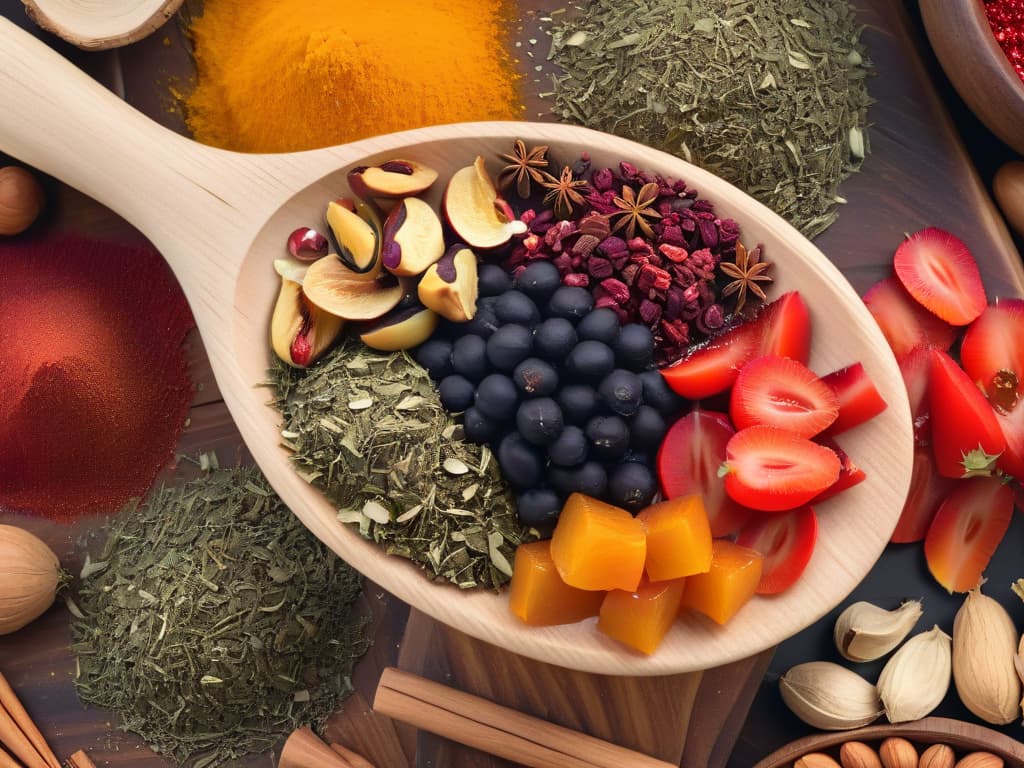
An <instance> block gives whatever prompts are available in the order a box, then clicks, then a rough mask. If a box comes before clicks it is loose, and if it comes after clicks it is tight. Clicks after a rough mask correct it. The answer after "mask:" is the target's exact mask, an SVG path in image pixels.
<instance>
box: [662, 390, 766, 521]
mask: <svg viewBox="0 0 1024 768" xmlns="http://www.w3.org/2000/svg"><path fill="white" fill-rule="evenodd" d="M734 434H736V430H735V429H733V428H732V424H731V423H730V422H729V417H728V416H726V415H725V414H724V413H716V412H714V411H704V410H700V409H698V408H695V409H694V410H692V411H690V412H689V413H688V414H686V415H685V416H683V417H682V418H681V419H678V420H677V421H676V422H675V423H674V424H673V425H672V426H671V427H669V429H668V432H666V433H665V439H664V440H662V443H661V447H660V448H659V449H658V480H659V481H660V482H661V491H662V496H664V497H665V498H666V499H675V498H677V497H679V496H687V495H689V494H691V493H699V494H700V495H701V496H703V497H704V511H705V512H706V513H707V515H708V522H710V523H711V535H712V536H716V537H720V536H729V535H730V534H733V533H735V532H736V531H737V530H739V528H740V526H742V525H743V523H744V522H746V520H747V518H748V517H749V516H750V514H751V512H750V510H749V509H744V508H743V507H741V506H740V505H739V504H737V503H736V502H735V501H733V500H732V499H730V498H729V497H728V496H727V495H726V493H725V485H724V484H723V483H722V480H721V479H720V478H719V477H718V468H719V467H721V466H722V462H723V461H725V446H726V444H727V443H728V442H729V438H731V437H732V436H733V435H734Z"/></svg>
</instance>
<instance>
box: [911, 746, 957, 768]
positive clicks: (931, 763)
mask: <svg viewBox="0 0 1024 768" xmlns="http://www.w3.org/2000/svg"><path fill="white" fill-rule="evenodd" d="M955 763H956V755H955V754H954V753H953V748H952V747H950V746H949V745H948V744H932V745H931V746H930V747H928V749H926V750H925V751H924V752H922V753H921V761H920V762H919V763H918V764H917V766H918V768H953V766H954V764H955Z"/></svg>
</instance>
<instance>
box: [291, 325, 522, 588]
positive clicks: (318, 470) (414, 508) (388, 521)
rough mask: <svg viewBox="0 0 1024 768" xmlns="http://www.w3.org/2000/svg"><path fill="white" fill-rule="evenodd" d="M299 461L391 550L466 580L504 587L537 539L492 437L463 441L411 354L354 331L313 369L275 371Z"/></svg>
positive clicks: (342, 514)
mask: <svg viewBox="0 0 1024 768" xmlns="http://www.w3.org/2000/svg"><path fill="white" fill-rule="evenodd" d="M271 379H272V381H271V383H272V384H273V386H274V387H275V388H276V390H277V393H278V400H277V402H276V405H277V407H278V408H279V409H280V410H281V413H282V414H283V416H284V425H283V429H282V431H281V435H282V437H283V439H284V444H285V446H286V447H287V448H289V449H290V450H291V451H292V460H293V462H294V463H295V467H296V469H297V470H298V471H299V473H300V474H301V475H302V477H303V478H305V479H306V480H307V481H308V482H310V483H312V484H313V485H315V486H317V487H318V488H320V489H321V490H322V491H323V492H324V493H325V494H326V496H327V498H329V499H330V500H331V502H332V503H333V504H335V505H336V506H337V508H338V518H339V520H341V521H342V522H344V523H350V524H354V525H358V527H359V532H360V533H361V534H362V535H363V536H364V537H366V538H368V539H371V540H373V541H375V542H377V543H378V544H380V545H381V546H382V547H383V548H384V550H385V551H386V552H387V553H388V554H392V555H399V556H401V557H405V558H408V559H410V560H412V561H414V562H416V563H418V564H420V565H421V566H422V567H423V568H424V570H425V571H426V573H427V575H428V576H430V577H431V578H433V579H441V580H447V581H450V582H452V583H453V584H456V585H458V586H459V587H461V588H463V589H468V588H473V587H486V588H489V589H497V588H498V587H499V586H501V585H502V584H504V583H505V582H507V581H508V580H509V579H510V578H511V576H512V566H511V563H512V560H513V555H514V552H515V548H516V547H517V546H518V545H519V544H520V543H521V542H522V541H523V540H524V539H526V538H529V537H530V532H529V530H528V529H526V528H524V527H523V526H522V525H521V524H520V523H519V519H518V517H517V515H516V507H515V500H514V497H513V495H512V493H511V491H510V490H509V488H508V486H507V485H506V484H505V481H504V480H503V479H502V476H501V472H500V470H499V468H498V462H497V461H495V459H494V456H493V454H492V453H491V451H490V450H489V449H488V448H487V447H486V446H480V445H473V444H472V443H468V442H465V441H464V440H463V439H462V435H463V432H462V426H461V425H460V424H458V423H457V422H456V421H455V419H454V418H453V417H452V416H450V415H449V414H448V413H446V412H445V410H444V408H443V407H442V405H441V399H440V397H439V395H438V393H437V390H436V388H435V386H434V383H433V382H432V381H431V379H430V376H429V374H428V373H427V372H426V370H424V369H423V368H422V367H420V366H419V365H418V364H417V363H416V362H415V361H413V359H412V358H411V357H409V355H408V354H406V353H405V352H394V353H382V352H375V351H374V350H372V349H369V348H367V347H366V346H365V345H363V344H362V342H360V341H359V340H358V338H348V339H345V340H344V341H343V342H342V343H341V344H340V345H339V346H338V347H336V348H335V349H334V350H333V351H332V352H330V353H328V355H327V356H325V357H324V359H323V360H321V361H320V362H319V363H317V364H316V365H315V366H313V367H311V368H309V369H307V370H299V369H293V368H289V367H287V366H285V365H284V364H283V363H277V367H276V368H274V369H273V370H272V371H271Z"/></svg>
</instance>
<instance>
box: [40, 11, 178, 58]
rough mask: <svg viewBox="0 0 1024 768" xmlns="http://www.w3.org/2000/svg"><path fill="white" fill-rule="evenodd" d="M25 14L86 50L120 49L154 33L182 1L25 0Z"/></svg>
mask: <svg viewBox="0 0 1024 768" xmlns="http://www.w3.org/2000/svg"><path fill="white" fill-rule="evenodd" d="M24 2H25V12H26V13H28V15H29V16H30V17H31V18H32V20H33V21H35V22H36V23H37V24H38V25H39V26H40V27H42V28H43V29H45V30H47V31H49V32H52V33H53V34H55V35H57V36H58V37H62V38H64V39H65V40H67V41H68V42H69V43H71V44H72V45H75V46H78V47H79V48H84V49H87V50H93V51H95V50H103V49H106V48H117V47H119V46H122V45H128V44H129V43H134V42H135V41H136V40H141V39H142V38H144V37H146V36H147V35H150V34H152V33H153V32H155V31H156V30H157V29H159V28H160V27H161V26H163V25H164V24H165V23H166V22H167V20H168V19H170V18H171V17H172V16H173V15H174V14H175V13H177V11H178V8H179V7H180V6H181V3H182V0H104V1H103V2H102V3H95V2H88V0H24Z"/></svg>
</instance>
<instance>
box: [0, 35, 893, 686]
mask: <svg viewBox="0 0 1024 768" xmlns="http://www.w3.org/2000/svg"><path fill="white" fill-rule="evenodd" d="M515 138H521V139H523V140H524V141H525V142H526V143H527V144H548V145H550V146H551V147H552V148H553V149H552V151H553V152H554V153H556V154H557V155H558V156H559V157H561V158H564V159H567V160H568V159H572V158H575V157H578V156H579V155H580V154H581V153H582V152H587V153H589V154H590V156H591V159H592V162H593V164H594V167H602V166H611V167H617V165H618V163H619V161H620V160H628V161H629V162H631V163H633V164H634V165H636V166H637V167H639V168H643V169H646V170H648V171H650V172H653V173H658V174H662V175H665V176H672V177H677V178H683V179H684V180H685V181H686V182H687V184H688V185H691V186H693V187H695V188H696V189H698V190H699V191H700V194H701V196H702V197H705V198H707V199H709V200H711V201H712V202H713V203H714V204H715V206H716V211H717V212H718V214H719V215H721V216H723V217H725V216H727V217H731V218H734V219H736V220H737V221H738V222H739V223H740V226H741V228H742V233H743V235H742V236H743V239H744V241H745V242H747V243H751V244H754V243H761V244H763V245H764V249H765V253H766V254H767V255H768V257H769V258H770V259H771V260H772V261H773V262H774V263H775V264H776V268H775V275H776V278H777V284H776V286H775V292H776V295H778V294H779V293H781V292H783V291H788V290H799V291H800V292H801V293H802V294H803V296H804V297H805V299H806V301H807V304H808V305H809V308H810V311H811V315H812V321H813V324H814V334H815V339H814V342H813V344H812V359H811V367H812V368H814V369H815V370H816V371H818V372H820V373H825V372H827V371H830V370H833V369H835V368H839V367H841V366H844V365H848V364H850V363H853V362H855V361H860V362H862V363H863V365H864V367H865V368H866V370H867V371H868V373H869V374H870V376H871V378H872V380H873V381H874V382H875V384H876V386H877V387H878V388H879V390H880V392H881V393H882V394H883V396H884V397H885V399H886V400H887V402H888V403H889V407H888V409H887V410H886V411H885V412H884V413H883V414H881V415H880V416H879V417H877V418H876V419H875V420H873V421H872V422H871V423H870V424H868V425H865V426H864V427H861V428H858V429H857V430H853V431H852V432H850V433H849V434H848V435H843V437H842V440H841V442H842V444H843V447H844V448H845V449H846V450H847V451H848V452H849V453H850V454H851V455H852V456H854V457H855V458H856V459H857V461H858V463H859V464H860V465H861V466H862V467H863V468H864V469H865V471H866V472H867V475H868V479H867V481H865V482H864V483H862V484H860V485H859V486H856V487H855V488H853V489H851V490H849V491H846V492H844V493H843V494H841V495H839V496H838V497H836V498H834V499H832V500H830V501H828V502H826V503H824V504H822V505H820V507H819V508H818V512H819V517H820V535H819V543H818V547H817V549H816V552H815V554H814V557H813V558H812V560H811V563H810V565H809V567H808V570H807V572H806V574H805V576H804V577H803V579H802V580H801V581H800V583H799V584H798V585H796V586H795V587H794V588H792V589H791V590H789V591H788V592H786V593H785V594H783V595H781V596H778V597H776V598H770V599H769V598H761V597H758V598H755V599H754V600H753V601H752V602H751V603H750V604H749V605H748V606H746V607H745V608H744V609H743V610H742V611H741V612H740V614H739V615H738V616H737V617H736V618H735V619H734V620H733V621H732V622H731V623H730V624H729V625H728V626H726V627H719V626H717V625H715V624H713V623H712V622H710V621H708V620H705V619H703V618H702V617H699V616H689V617H685V618H683V619H681V620H680V621H678V622H677V623H676V626H675V627H674V628H673V629H672V631H671V632H670V633H669V635H668V637H667V638H666V640H665V642H664V643H663V644H662V646H661V648H660V649H659V650H658V651H657V652H656V653H655V654H653V655H652V656H650V657H647V656H641V655H639V654H635V653H631V652H629V651H628V650H626V649H625V648H624V647H623V646H620V645H618V644H617V643H615V642H614V641H612V640H610V639H608V638H606V637H604V636H602V635H600V634H599V633H598V632H597V631H596V629H595V627H594V621H593V620H589V621H586V622H582V623H579V624H572V625H566V626H561V627H550V628H531V627H527V626H525V625H524V624H522V623H520V622H519V621H518V619H516V618H515V617H513V616H512V614H511V613H510V611H509V609H508V606H507V598H506V597H505V595H503V594H494V593H488V592H480V591H468V592H460V591H459V590H457V589H456V588H454V587H451V586H448V585H442V584H436V583H433V582H430V581H428V580H427V579H426V578H425V577H424V576H423V574H422V573H420V572H419V571H418V570H417V569H416V568H415V567H414V566H413V565H411V564H410V563H408V562H407V561H404V560H401V559H399V558H397V557H391V556H388V555H385V554H384V553H383V551H382V550H380V549H379V548H378V547H377V546H376V545H374V544H373V543H371V542H369V541H366V540H364V539H362V538H361V537H360V536H359V535H358V534H357V533H356V532H355V531H354V530H352V529H350V528H347V527H345V526H343V525H341V524H339V523H338V522H337V520H336V511H335V510H334V509H333V508H332V507H331V505H330V504H328V503H327V501H326V500H325V499H324V497H323V496H322V495H321V494H320V493H319V492H318V491H317V490H316V489H314V488H313V487H311V486H310V485H308V484H307V483H306V482H305V481H303V480H302V479H301V478H300V477H299V475H298V474H297V473H295V472H294V471H293V469H292V467H291V466H290V464H289V460H288V455H287V452H286V451H285V449H284V448H283V447H281V445H280V434H279V430H280V416H279V414H278V413H277V412H276V411H275V410H274V409H273V408H272V407H271V406H270V405H268V400H269V399H270V395H269V394H268V392H267V390H266V389H265V388H263V387H261V386H259V385H260V384H261V383H262V382H264V381H265V380H266V378H267V376H266V371H267V367H268V365H269V363H270V354H271V352H270V344H269V338H268V336H269V320H270V313H271V308H272V306H273V301H274V298H275V297H276V293H277V290H278V286H279V282H278V277H277V275H276V274H275V273H274V269H273V267H272V263H273V260H274V259H275V258H278V257H280V256H281V255H282V254H283V252H284V248H285V242H286V239H287V236H288V233H289V232H291V231H292V230H293V229H295V228H296V227H299V226H308V225H310V224H312V223H316V222H317V221H319V219H320V217H321V216H322V211H323V208H324V205H325V203H326V201H328V200H331V199H333V198H335V197H338V196H339V195H342V194H345V193H346V191H347V189H348V186H347V183H346V181H345V175H346V171H347V170H348V169H350V168H352V167H353V166H355V165H363V164H376V163H380V162H383V161H386V160H389V159H393V158H396V157H402V158H406V159H410V160H416V161H419V162H421V163H424V164H426V165H429V166H431V167H433V168H435V169H436V170H438V171H439V173H440V179H439V181H438V182H437V188H435V189H433V190H432V192H431V193H430V194H429V195H428V196H427V200H428V201H429V202H430V203H431V204H434V205H437V204H438V203H439V199H440V195H441V191H442V190H443V186H444V183H445V181H446V179H447V178H448V177H449V176H450V175H451V174H452V173H453V172H454V171H455V170H456V169H458V168H460V167H463V166H465V165H469V164H470V163H472V162H473V159H474V158H475V157H476V156H477V155H482V156H483V157H484V158H485V159H487V160H488V161H490V162H493V161H494V158H495V155H496V153H498V152H505V151H508V148H509V146H510V145H511V143H512V141H513V140H514V139H515ZM0 147H2V148H3V149H4V151H6V152H9V153H10V154H12V155H14V156H15V157H18V158H19V159H21V160H23V161H24V162H26V163H29V164H30V165H33V166H35V167H37V168H40V169H41V170H44V171H46V172H48V173H51V174H53V175H54V176H57V177H58V178H60V179H62V180H63V181H65V182H66V183H68V184H70V185H72V186H74V187H76V188H78V189H80V190H81V191H83V192H84V193H86V194H88V195H90V196H92V197H94V198H96V199H97V200H99V201H100V202H103V203H104V204H106V205H107V206H109V207H110V208H112V209H113V210H115V211H116V212H118V213H119V214H121V215H122V216H124V217H125V218H126V219H127V220H128V221H130V222H132V223H133V224H134V225H135V226H136V227H138V228H139V230H140V231H142V232H143V233H145V234H146V235H147V236H148V237H149V238H150V239H151V240H152V242H153V243H154V245H155V246H156V247H157V248H158V249H159V250H160V252H161V253H162V254H163V255H164V257H165V258H166V259H167V261H168V263H169V264H170V265H171V267H172V269H173V270H174V272H175V274H176V276H177V278H178V279H179V281H180V282H181V285H182V288H183V290H184V292H185V295H186V296H187V297H188V300H189V302H190V305H191V307H192V310H193V313H194V315H195V318H196V323H197V325H198V327H199V329H200V332H201V334H202V336H203V341H204V344H205V345H206V348H207V351H208V353H209V356H210V361H211V364H212V366H213V370H214V374H215V376H216V378H217V382H218V385H219V387H220V389H221V392H222V394H223V396H224V400H225V402H226V404H227V406H228V408H229V409H230V411H231V414H232V416H233V418H234V420H235V422H236V424H237V426H238V428H239V431H240V432H241V434H242V436H243V438H244V439H245V441H246V444H247V445H248V447H249V449H250V450H251V452H252V454H253V456H254V457H255V459H256V461H257V463H258V464H259V465H260V468H261V469H262V470H263V472H264V473H265V474H266V476H267V477H268V479H269V480H270V482H271V484H272V485H273V486H274V488H275V489H276V490H277V492H278V493H279V494H280V495H281V497H282V498H283V499H284V500H285V502H286V503H287V504H288V505H289V507H290V508H291V509H292V510H293V512H294V513H295V514H296V515H297V516H298V517H299V518H300V519H301V520H302V521H303V523H304V524H305V525H306V526H307V527H308V528H309V529H310V530H311V531H312V532H313V533H314V534H315V535H316V536H318V537H319V538H320V539H321V540H322V541H324V542H325V543H326V544H327V545H328V546H329V547H330V548H331V549H332V550H333V551H334V552H336V553H337V554H338V555H340V556H341V557H342V558H344V559H345V560H346V561H348V562H349V563H351V564H352V565H353V566H354V567H356V568H357V569H359V570H360V571H362V572H363V573H364V574H365V575H366V576H367V577H368V578H369V579H371V580H373V581H374V582H376V583H377V584H379V585H380V586H381V587H383V588H384V589H387V590H388V591H390V592H392V593H394V594H395V595H397V596H398V597H400V598H401V599H403V600H405V601H406V602H408V603H409V604H411V605H412V606H414V607H415V608H417V609H419V610H421V611H424V612H425V613H427V614H429V615H431V616H433V617H434V618H436V619H438V620H440V621H442V622H445V623H447V624H449V625H451V626H453V627H455V628H456V629H459V630H461V631H463V632H465V633H467V634H470V635H472V636H474V637H477V638H480V639H482V640H485V641H487V642H490V643H492V644H494V645H497V646H500V647H503V648H505V649H507V650H509V651H512V652H514V653H518V654H521V655H524V656H528V657H532V658H534V659H538V660H541V661H545V662H549V663H552V664H556V665H559V666H563V667H569V668H574V669H580V670H585V671H589V672H596V673H604V674H629V675H663V674H669V673H682V672H692V671H696V670H703V669H709V668H712V667H716V666H720V665H723V664H727V663H729V662H732V661H736V660H738V659H742V658H746V657H748V656H751V655H753V654H756V653H759V652H760V651H763V650H765V649H767V648H769V647H771V646H773V645H775V644H777V643H779V642H780V641H781V640H783V639H785V638H786V637H789V636H791V635H793V634H795V633H796V632H798V631H800V630H801V629H803V628H804V627H806V626H808V625H809V624H811V623H812V622H814V621H815V620H817V619H818V618H820V617H821V616H823V615H824V614H825V613H827V612H828V611H829V610H831V609H832V608H833V607H834V606H836V605H837V604H838V603H839V602H841V601H842V600H843V598H845V597H846V595H847V594H848V593H849V592H850V591H852V590H853V588H854V587H855V586H856V585H857V583H858V582H860V580H861V579H862V578H863V577H864V576H865V574H866V573H867V572H868V570H869V569H870V568H871V566H872V565H873V564H874V563H875V561H876V560H877V559H878V557H879V555H880V554H881V552H882V550H883V548H884V547H885V544H886V543H887V541H888V538H889V534H890V533H891V531H892V530H893V528H894V527H895V524H896V521H897V519H898V518H899V514H900V511H901V509H902V505H903V501H904V499H905V497H906V493H907V489H908V485H909V479H910V467H911V461H912V436H911V421H910V415H909V407H908V404H907V399H906V393H905V390H904V386H903V380H902V378H901V376H900V373H899V369H898V367H897V365H896V362H895V360H894V358H893V356H892V354H891V352H890V351H889V349H888V346H887V344H886V342H885V339H884V338H883V337H882V335H881V333H880V332H879V330H878V328H877V326H876V325H875V323H874V321H873V320H872V319H871V316H870V315H869V314H868V312H867V310H866V309H865V308H864V306H863V304H862V302H861V301H860V299H859V298H858V296H857V294H856V293H855V291H854V290H853V289H852V288H851V287H850V285H849V283H848V282H847V281H846V280H845V278H844V277H843V276H842V274H840V272H839V271H838V270H837V269H836V268H835V267H834V266H833V265H832V264H831V263H830V262H829V261H828V259H827V258H826V257H825V256H824V255H823V254H822V253H821V252H820V251H819V250H818V249H817V248H815V247H814V246H813V245H812V244H811V243H810V242H809V241H808V240H806V239H805V238H804V237H802V236H801V235H800V234H799V233H798V232H797V231H796V230H795V229H794V228H792V227H791V226H790V225H789V224H787V223H786V222H785V221H783V220H782V219H781V218H779V217H778V216H777V215H776V214H774V213H772V212H771V211H769V210H768V209H767V208H765V207H764V206H762V205H761V204H759V203H757V202H756V201H754V200H753V199H751V198H750V197H748V196H747V195H745V194H743V193H742V192H740V191H739V190H737V189H736V188H734V187H732V186H731V185H729V184H728V183H726V182H724V181H722V180H721V179H719V178H718V177H716V176H714V175H712V174H710V173H708V172H706V171H703V170H701V169H700V168H697V167H695V166H692V165H689V164H688V163H685V162H684V161H682V160H680V159H678V158H675V157H672V156H670V155H667V154H665V153H662V152H659V151H656V150H653V149H650V148H647V147H644V146H642V145H639V144H636V143H633V142H630V141H627V140H624V139H621V138H617V137H613V136H609V135H607V134H602V133H598V132H595V131H591V130H588V129H585V128H580V127H575V126H568V125H554V124H535V123H525V122H524V123H519V122H509V123H462V124H453V125H446V126H436V127H432V128H425V129H421V130H414V131H407V132H403V133H397V134H390V135H387V136H381V137H375V138H372V139H366V140H363V141H359V142H356V143H353V144H348V145H343V146H338V147H331V148H327V149H322V150H315V151H312V152H301V153H294V154H287V155H244V154H237V153H231V152H225V151H222V150H215V149H211V148H209V147H204V146H201V145H199V144H196V143H194V142H192V141H189V140H188V139H185V138H183V137H181V136H178V135H177V134H174V133H172V132H169V131H167V130H165V129H163V128H161V127H159V126H157V125H156V124H155V123H153V122H151V121H149V120H148V119H147V118H145V117H143V116H142V115H140V114H139V113H137V112H136V111H135V110H133V109H132V108H131V107H129V106H128V105H126V104H124V103H123V102H121V101H119V100H118V99H117V98H116V97H114V96H112V95H111V94H110V93H109V92H107V91H106V90H104V89H103V88H102V87H100V86H99V85H97V84H96V83H95V82H93V81H91V80H89V79H88V78H87V77H86V76H84V75H83V74H82V73H80V72H79V71H78V70H76V69H75V68H74V67H73V66H71V65H70V64H69V63H67V62H66V61H64V60H63V59H61V58H60V57H59V56H57V55H56V54H55V53H53V52H52V51H51V50H50V49H48V48H47V47H46V46H45V45H43V44H42V43H39V42H38V41H36V40H34V39H32V38H31V37H30V36H28V35H26V34H25V33H23V32H20V31H18V30H17V29H16V28H14V27H13V25H11V24H9V23H8V22H5V21H0Z"/></svg>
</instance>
